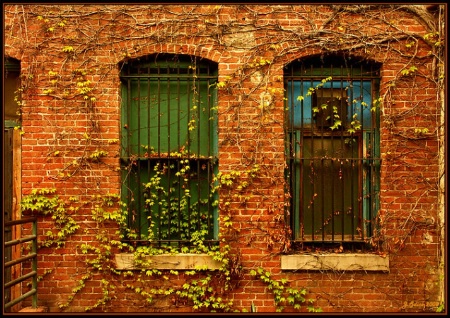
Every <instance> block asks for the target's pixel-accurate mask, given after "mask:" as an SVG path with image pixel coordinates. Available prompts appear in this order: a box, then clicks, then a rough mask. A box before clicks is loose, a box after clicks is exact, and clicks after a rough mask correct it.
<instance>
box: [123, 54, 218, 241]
mask: <svg viewBox="0 0 450 318" xmlns="http://www.w3.org/2000/svg"><path fill="white" fill-rule="evenodd" d="M121 67H122V70H121V75H120V79H121V82H122V117H121V118H122V136H121V141H122V154H121V162H122V182H123V187H122V198H123V200H124V201H125V202H127V204H128V206H127V208H128V216H129V217H128V225H129V229H130V230H131V233H132V235H131V236H130V238H131V239H133V240H136V241H142V242H147V243H148V242H152V243H157V244H158V245H159V246H163V245H164V246H173V245H177V246H180V245H187V244H189V242H190V240H191V238H192V237H193V235H194V233H195V235H200V236H201V237H202V238H204V239H205V240H206V241H208V240H209V241H215V240H216V239H217V234H218V230H217V222H218V221H217V200H218V198H217V194H216V193H215V192H214V189H215V187H214V185H213V174H214V173H215V172H216V169H217V116H216V114H215V110H216V92H215V89H214V87H215V85H214V84H215V83H216V82H217V65H216V63H213V62H210V61H206V60H200V59H198V58H196V57H192V56H177V55H170V54H158V55H154V56H147V57H143V58H139V59H135V60H130V61H127V62H125V63H123V64H122V65H121Z"/></svg>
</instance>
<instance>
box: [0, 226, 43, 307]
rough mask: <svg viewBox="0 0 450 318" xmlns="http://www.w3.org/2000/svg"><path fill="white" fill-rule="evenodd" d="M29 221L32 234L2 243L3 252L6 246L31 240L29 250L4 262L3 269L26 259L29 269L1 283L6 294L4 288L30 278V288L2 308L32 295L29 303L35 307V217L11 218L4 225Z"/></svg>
mask: <svg viewBox="0 0 450 318" xmlns="http://www.w3.org/2000/svg"><path fill="white" fill-rule="evenodd" d="M27 223H31V225H32V234H31V235H29V236H26V237H21V238H19V239H15V240H10V241H5V242H4V245H3V251H4V254H6V253H5V250H6V249H7V248H11V247H13V246H15V245H19V244H24V243H27V242H31V243H32V244H31V252H30V253H28V254H27V255H24V256H22V257H20V258H18V259H13V260H11V261H9V262H6V263H5V264H4V269H8V268H10V267H12V266H14V265H17V264H23V263H25V262H27V261H30V260H31V271H30V272H29V273H27V274H22V275H21V276H20V277H17V278H15V279H14V280H12V281H8V282H5V283H4V285H3V290H4V294H6V290H7V289H9V288H11V287H12V286H15V285H17V284H20V283H22V282H24V281H27V280H29V279H30V278H31V289H30V290H29V291H28V292H26V293H24V294H21V295H20V296H19V297H17V298H14V299H12V300H11V301H9V302H8V303H6V304H5V305H4V308H5V309H6V310H7V309H9V308H11V307H12V306H14V305H16V304H18V303H20V302H22V301H24V300H25V299H27V298H28V297H32V300H31V303H32V307H33V308H37V218H36V217H30V218H24V219H20V220H13V221H5V222H4V226H5V227H13V226H16V225H22V224H27Z"/></svg>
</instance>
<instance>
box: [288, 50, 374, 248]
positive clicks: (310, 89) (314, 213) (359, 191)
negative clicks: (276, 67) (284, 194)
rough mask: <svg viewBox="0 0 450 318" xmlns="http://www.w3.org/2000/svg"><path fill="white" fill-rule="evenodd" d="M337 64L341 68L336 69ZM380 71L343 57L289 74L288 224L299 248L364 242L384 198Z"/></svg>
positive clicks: (307, 63) (296, 66)
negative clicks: (381, 190)
mask: <svg viewBox="0 0 450 318" xmlns="http://www.w3.org/2000/svg"><path fill="white" fill-rule="evenodd" d="M336 65H337V66H336ZM378 74H379V72H378V66H377V65H371V64H363V63H358V62H354V63H353V64H352V65H351V66H349V63H348V62H347V61H346V60H345V59H343V58H339V57H333V58H331V57H327V58H324V59H320V58H316V59H315V58H312V59H308V60H304V61H296V62H293V63H291V64H290V65H288V66H287V67H286V69H285V76H284V78H285V89H286V94H287V96H286V102H287V105H286V114H285V118H286V123H285V130H286V159H287V167H288V168H287V171H286V176H287V184H288V189H287V191H288V193H289V197H290V202H289V203H290V204H289V208H288V210H287V213H286V216H287V221H288V222H289V224H290V225H291V229H292V233H293V234H292V241H293V242H299V243H341V244H342V243H355V244H356V243H361V242H362V243H364V242H368V241H369V239H370V237H371V236H372V234H373V232H374V222H373V220H374V218H375V216H376V213H377V210H378V192H379V166H380V156H379V111H378V108H377V107H375V106H376V105H375V104H374V101H376V100H377V98H378V95H377V92H378V85H379V79H378V76H377V75H378Z"/></svg>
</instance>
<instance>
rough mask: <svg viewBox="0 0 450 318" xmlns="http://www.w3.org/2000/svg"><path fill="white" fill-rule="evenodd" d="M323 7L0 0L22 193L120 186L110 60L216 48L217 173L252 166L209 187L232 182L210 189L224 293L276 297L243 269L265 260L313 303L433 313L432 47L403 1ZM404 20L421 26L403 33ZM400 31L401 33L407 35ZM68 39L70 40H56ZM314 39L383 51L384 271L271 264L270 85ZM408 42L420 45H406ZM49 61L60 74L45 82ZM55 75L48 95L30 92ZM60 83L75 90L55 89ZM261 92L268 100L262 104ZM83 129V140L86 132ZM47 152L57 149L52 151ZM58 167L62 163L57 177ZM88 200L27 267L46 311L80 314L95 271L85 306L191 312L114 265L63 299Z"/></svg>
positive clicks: (279, 105) (260, 300) (275, 212)
mask: <svg viewBox="0 0 450 318" xmlns="http://www.w3.org/2000/svg"><path fill="white" fill-rule="evenodd" d="M333 10H336V8H333V7H331V6H316V5H314V6H311V5H281V6H278V5H276V6H271V5H267V4H265V5H256V4H255V5H244V6H241V5H229V6H228V5H224V6H221V5H214V4H209V5H206V4H205V5H198V6H195V5H192V4H188V5H162V6H161V5H149V6H147V5H141V6H139V5H126V6H125V5H124V6H122V5H100V4H99V5H83V6H77V5H17V6H15V5H7V6H6V7H5V15H4V25H5V42H4V48H5V53H6V55H7V56H9V57H13V58H16V59H18V60H20V62H21V74H22V76H23V78H24V79H26V80H24V82H25V83H26V85H28V86H27V89H26V90H25V91H24V93H23V95H22V99H23V108H22V127H23V130H24V132H25V133H24V135H23V136H22V193H23V195H27V194H29V193H30V191H31V190H32V189H37V188H53V187H55V188H56V189H57V191H58V195H59V196H60V197H61V198H63V199H66V200H67V199H68V198H69V197H71V196H77V197H78V198H79V199H80V202H84V201H88V200H89V199H90V198H91V196H92V195H97V194H100V195H104V194H106V193H119V192H120V174H119V159H118V154H119V145H118V144H117V143H110V142H108V140H112V139H119V138H120V133H119V132H120V107H121V99H120V89H119V88H120V81H119V76H118V75H119V68H118V65H119V63H120V62H121V61H123V60H124V58H138V57H140V56H145V55H147V54H153V53H175V54H192V55H197V56H200V57H202V58H206V59H210V60H212V61H214V62H217V63H218V66H219V67H218V70H219V74H218V77H219V81H229V82H228V83H229V86H228V87H231V88H232V89H229V90H228V89H223V90H220V91H219V95H218V109H219V110H218V116H219V117H218V126H219V169H220V171H222V172H229V171H233V170H239V171H244V170H246V169H249V168H250V167H251V166H252V165H253V164H259V165H260V167H261V171H262V174H263V175H261V177H260V178H259V179H257V180H255V182H254V183H253V184H252V185H251V187H250V188H249V189H246V190H245V191H246V192H243V193H246V194H251V197H250V198H249V199H248V201H246V202H244V203H243V202H242V201H240V199H238V198H237V197H234V196H233V194H234V192H233V191H235V190H233V189H230V190H227V189H224V190H223V191H222V192H221V198H224V197H226V196H227V194H229V195H230V198H234V199H232V200H231V203H230V205H229V206H228V207H227V206H225V205H224V204H223V203H224V202H222V205H221V211H220V213H221V214H227V213H230V215H231V216H232V219H233V227H234V228H236V229H239V230H240V232H238V233H237V235H236V236H234V237H230V238H229V243H230V245H231V246H232V251H234V252H237V251H240V252H241V253H242V257H241V261H242V269H243V272H244V276H243V278H242V279H241V281H240V283H239V285H238V286H237V287H236V288H235V289H234V290H233V291H230V292H229V294H228V295H229V297H230V299H233V300H234V304H235V307H236V308H237V309H238V310H244V309H246V310H250V308H251V306H252V304H253V305H254V306H256V307H257V310H258V312H273V311H275V307H274V301H273V297H272V294H271V293H270V291H269V290H268V289H267V287H265V286H264V285H263V284H261V283H260V282H258V281H256V280H255V279H254V277H252V276H250V275H249V271H250V270H251V269H253V268H255V267H258V266H262V267H264V268H266V269H267V270H269V271H270V272H271V273H272V274H273V275H274V277H276V278H277V277H278V278H282V277H286V278H287V279H288V280H289V281H291V286H294V287H306V288H307V289H308V290H309V293H308V297H312V298H314V299H315V300H316V306H317V307H321V308H322V309H323V311H325V312H422V311H434V310H435V309H436V306H438V305H439V285H440V284H441V283H442V281H440V278H439V271H438V267H439V258H438V257H439V253H440V251H439V249H440V240H441V239H442V238H441V237H440V232H439V229H438V196H439V193H438V189H437V184H438V182H439V180H438V178H439V175H438V169H439V158H438V155H437V154H438V151H439V139H438V137H437V135H438V130H437V129H438V126H439V116H440V107H441V105H440V103H439V100H438V99H437V96H438V94H437V92H438V87H437V85H436V82H437V78H436V73H435V71H434V68H435V64H434V63H435V60H433V59H432V58H431V57H428V52H429V51H432V50H433V45H429V44H427V43H426V42H425V41H423V36H424V35H426V34H427V33H429V32H431V31H430V30H429V29H427V27H426V26H425V25H424V24H423V23H422V21H421V20H420V19H419V18H418V17H417V16H415V15H413V14H412V13H411V12H410V11H405V10H392V9H389V8H385V9H383V8H378V9H373V10H359V9H358V8H357V7H354V8H353V10H348V11H345V10H343V11H342V12H341V13H337V14H336V15H334V13H333ZM336 12H337V11H336ZM333 16H334V18H333V19H331V17H333ZM47 19H48V20H47ZM59 23H63V24H64V26H63V27H61V26H58V24H59ZM50 28H54V30H52V31H49V29H50ZM319 29H321V31H319ZM244 31H245V32H244ZM409 33H412V34H413V36H412V37H414V38H415V39H419V40H418V41H417V42H416V41H413V40H412V39H411V37H409V36H408V34H409ZM348 34H351V35H352V36H348ZM388 34H390V35H391V38H389V37H388ZM380 37H385V38H386V41H384V40H385V39H383V38H380ZM355 38H359V40H355ZM352 41H354V42H352ZM411 41H413V42H414V43H413V47H412V48H408V47H407V45H409V44H411ZM352 43H353V44H352ZM388 43H389V45H388ZM65 46H72V47H73V48H74V50H75V52H74V53H73V54H72V53H65V52H63V51H62V50H63V48H64V47H65ZM327 50H328V51H339V50H347V51H351V53H352V54H354V55H355V56H364V57H367V58H369V59H372V60H374V61H377V62H380V63H382V70H381V86H380V92H381V96H383V97H385V98H386V99H385V103H384V104H383V108H382V115H381V156H382V159H383V162H382V171H381V195H380V203H381V211H380V217H381V218H382V219H383V224H382V232H383V235H385V238H386V241H385V242H384V251H385V252H386V253H388V255H389V256H388V257H390V272H389V273H360V272H345V273H342V272H333V271H327V272H292V271H287V272H283V271H281V270H280V268H279V267H280V253H279V251H280V249H282V244H281V240H280V237H279V236H277V235H278V234H279V233H278V232H277V231H279V230H280V229H281V228H280V224H281V223H280V222H281V221H282V220H283V213H284V205H285V201H286V199H285V198H284V165H285V158H284V130H283V120H284V109H283V108H284V104H283V94H282V93H281V94H279V93H277V92H280V91H281V92H282V90H283V80H282V77H283V67H284V66H285V65H287V64H288V63H289V62H291V61H294V60H295V59H298V58H301V57H305V56H308V55H311V54H317V53H321V52H323V51H327ZM414 54H416V56H420V57H421V59H420V60H419V59H411V56H412V55H414ZM260 58H264V59H269V60H271V61H272V64H271V66H270V74H265V76H266V77H263V79H262V81H261V79H260V77H258V76H259V75H261V74H256V73H253V72H252V71H253V70H252V69H249V68H248V63H253V62H254V61H255V60H259V59H260ZM410 63H412V64H410ZM412 65H414V66H416V67H417V69H418V70H417V71H416V72H415V73H414V74H413V75H411V76H408V77H402V76H399V74H400V73H401V71H402V70H403V69H404V68H405V67H410V66H412ZM76 69H86V70H88V72H90V73H89V74H87V76H86V79H89V80H90V81H91V83H92V87H93V91H92V96H95V98H96V101H95V102H93V103H90V102H89V101H86V100H83V98H82V97H81V96H77V95H76V94H75V95H74V93H73V92H74V90H75V88H74V78H75V76H74V75H73V74H74V72H75V70H76ZM263 70H264V72H265V71H267V68H263ZM49 71H53V72H57V73H58V74H59V76H60V77H59V84H58V85H57V86H55V87H53V86H52V84H51V77H50V76H49ZM394 82H395V86H393V83H394ZM52 87H53V88H54V89H55V93H54V94H49V95H46V94H44V93H43V91H44V90H45V89H49V88H52ZM64 89H67V90H69V91H70V94H71V96H73V98H71V99H64V98H61V96H62V94H63V91H64ZM265 93H269V95H270V98H272V102H273V103H272V104H271V106H270V108H268V109H261V108H260V107H259V106H260V102H261V99H262V97H264V96H266V97H267V95H264V94H265ZM55 96H56V97H55ZM415 128H421V129H422V128H427V129H428V133H426V134H425V135H421V136H418V135H417V134H415V131H414V130H415ZM86 132H89V134H90V140H87V139H86V138H85V137H84V134H85V133H86ZM97 147H101V149H103V150H105V151H107V152H108V154H109V156H108V157H107V158H104V160H103V161H102V162H100V163H96V162H92V163H90V165H89V166H88V167H82V169H79V170H77V169H74V167H72V168H68V169H67V170H63V169H64V167H67V166H68V165H69V164H70V162H72V161H73V160H75V159H77V158H79V157H80V156H81V155H83V153H85V152H84V151H85V150H86V149H87V150H89V151H93V150H95V149H96V148H97ZM55 151H59V153H60V155H59V156H52V155H51V154H52V153H54V152H55ZM61 170H62V172H63V173H67V172H74V175H73V176H71V177H70V178H67V179H66V178H61V176H60V175H59V173H60V172H61ZM75 172H76V173H75ZM228 191H229V192H228ZM91 208H92V206H85V205H82V206H79V209H78V210H76V212H74V213H73V214H72V217H73V218H74V219H75V220H76V221H77V222H79V224H80V225H81V226H82V228H81V229H80V230H78V231H77V232H76V233H75V234H73V235H71V236H70V238H69V241H68V242H67V244H66V245H65V246H64V247H63V248H44V249H42V250H41V251H40V254H39V271H40V274H44V272H45V275H44V276H43V279H42V280H41V281H40V282H39V297H40V302H42V305H43V306H46V307H48V308H49V311H50V312H60V311H62V310H64V311H67V312H82V311H84V308H85V307H90V306H94V305H95V304H96V302H97V301H98V300H99V299H101V298H102V297H103V289H102V286H103V285H102V280H103V279H106V280H109V281H113V284H115V286H116V289H115V291H114V294H112V295H110V296H111V301H110V302H106V303H105V304H104V305H101V306H99V307H98V308H96V309H93V310H92V311H94V312H96V311H97V312H102V311H105V312H157V311H167V312H189V311H192V308H191V307H190V306H189V305H188V304H182V303H174V302H173V301H172V299H171V298H170V297H167V298H162V299H161V300H156V301H155V303H153V304H147V303H146V302H145V300H144V299H143V297H141V296H139V295H137V294H136V293H135V292H134V291H133V290H130V289H127V288H125V287H124V286H126V284H127V283H133V282H135V280H134V279H132V278H117V277H116V276H115V275H114V274H110V275H109V276H108V277H102V276H100V275H97V274H95V275H94V276H93V277H92V279H91V280H89V281H88V282H86V287H85V288H84V289H83V290H82V292H80V293H78V294H76V295H75V297H74V299H73V301H72V302H71V303H70V305H69V307H67V308H66V309H60V307H59V306H60V305H61V304H63V303H66V302H67V301H68V299H69V298H70V297H71V295H72V290H73V288H75V287H76V286H77V282H78V281H79V280H80V279H81V277H82V276H83V275H85V274H86V270H87V269H86V266H85V263H84V261H85V259H86V258H87V257H88V256H86V255H84V254H83V253H82V251H81V249H80V247H81V244H83V243H92V242H94V241H95V235H96V233H95V231H94V230H93V229H98V225H97V224H96V223H95V222H91V221H89V220H90V219H89V217H90V216H91ZM52 224H53V223H52V222H51V220H48V219H47V220H42V222H41V223H40V225H39V231H40V232H39V233H40V235H42V236H44V235H45V233H46V232H47V231H48V230H52V226H53V225H52ZM101 229H102V230H106V231H109V232H110V234H111V236H114V235H115V231H116V228H115V227H114V226H113V225H112V223H107V222H106V223H105V224H102V227H101ZM116 239H117V237H116ZM46 271H48V273H47V272H46ZM142 279H145V280H146V281H147V283H146V284H147V285H148V286H151V285H152V284H155V286H158V284H161V280H158V279H155V278H152V277H145V276H144V277H143V278H142ZM171 282H172V283H174V284H178V285H182V282H183V276H182V275H180V277H172V278H171ZM163 284H165V285H167V284H168V282H163ZM156 288H158V287H156ZM303 310H304V311H306V309H303ZM285 311H292V308H291V309H289V308H286V310H285Z"/></svg>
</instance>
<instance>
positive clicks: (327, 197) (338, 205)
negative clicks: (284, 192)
mask: <svg viewBox="0 0 450 318" xmlns="http://www.w3.org/2000/svg"><path fill="white" fill-rule="evenodd" d="M303 143H304V145H303V158H301V160H300V161H299V168H300V174H301V179H300V180H301V185H300V191H302V192H303V193H302V195H301V196H302V197H303V198H304V199H303V202H302V203H301V205H300V209H301V215H302V220H301V223H302V224H303V226H302V228H301V229H300V230H301V233H302V234H303V236H304V238H305V239H316V240H318V239H322V233H323V234H324V237H323V238H324V239H325V240H331V239H341V238H342V237H343V235H347V236H348V235H351V234H352V233H357V227H358V226H359V219H360V215H359V212H358V211H360V207H359V206H358V204H359V203H358V202H359V201H360V200H359V198H360V193H359V180H360V178H359V177H360V165H359V160H356V159H355V158H358V146H357V145H358V143H357V142H356V143H350V144H348V143H345V142H344V141H343V140H341V139H332V138H307V137H305V138H304V139H303ZM313 235H314V236H313ZM338 236H339V237H338Z"/></svg>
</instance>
